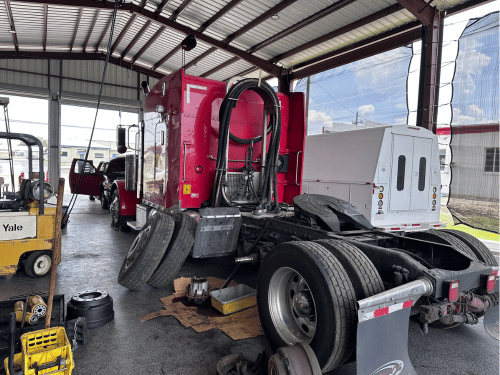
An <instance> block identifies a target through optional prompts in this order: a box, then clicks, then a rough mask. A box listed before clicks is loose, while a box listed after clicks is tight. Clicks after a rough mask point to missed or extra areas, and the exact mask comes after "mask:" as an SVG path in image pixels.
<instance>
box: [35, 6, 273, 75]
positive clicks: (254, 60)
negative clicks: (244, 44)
mask: <svg viewBox="0 0 500 375" xmlns="http://www.w3.org/2000/svg"><path fill="white" fill-rule="evenodd" d="M25 2H31V3H39V4H45V3H48V4H58V5H68V6H83V7H87V8H100V9H103V8H104V9H112V8H114V3H113V2H109V1H107V2H101V1H95V0H25ZM119 9H121V10H122V11H129V12H133V13H140V14H141V15H143V16H144V17H146V18H149V19H151V20H155V22H158V23H160V24H162V25H163V26H161V28H160V29H162V28H163V29H164V28H166V27H168V28H171V29H174V30H177V31H179V32H181V33H183V34H185V35H188V34H193V35H194V37H195V38H196V39H198V40H200V41H202V42H204V43H207V44H211V45H212V46H214V47H217V48H219V49H222V50H225V51H227V52H229V53H230V54H233V55H235V56H238V57H239V58H241V59H243V60H245V61H247V62H249V63H250V64H252V65H255V66H258V67H259V68H260V69H262V70H264V71H266V72H268V73H270V74H272V75H274V76H280V75H281V71H282V68H280V67H278V66H275V65H274V64H270V63H269V62H267V61H266V60H264V59H261V58H260V57H257V56H254V55H252V54H251V53H248V52H245V51H243V50H241V49H239V48H236V47H233V46H230V45H227V44H226V43H224V42H223V41H221V40H218V39H215V38H213V37H210V36H208V35H205V34H203V33H200V32H198V31H194V30H192V29H191V28H189V27H188V26H185V25H182V24H181V23H177V22H174V21H172V20H171V19H170V18H171V17H172V16H170V18H166V17H163V16H159V17H158V18H157V19H155V15H154V12H151V11H149V10H146V9H142V8H140V7H139V6H138V5H136V4H133V3H125V4H121V5H120V6H119ZM153 41H154V40H153ZM148 43H149V42H148ZM151 43H152V42H151ZM99 44H100V43H99ZM148 47H149V46H148ZM146 49H147V48H146ZM144 50H145V49H144ZM139 52H141V51H139ZM141 54H142V53H141ZM137 55H139V56H140V54H139V53H138V54H137ZM137 55H136V56H137ZM136 56H134V58H133V59H132V61H133V62H135V61H136V60H137V59H135V57H136Z"/></svg>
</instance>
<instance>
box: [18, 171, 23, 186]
mask: <svg viewBox="0 0 500 375" xmlns="http://www.w3.org/2000/svg"><path fill="white" fill-rule="evenodd" d="M23 180H24V172H21V174H20V175H19V186H21V182H22V181H23Z"/></svg>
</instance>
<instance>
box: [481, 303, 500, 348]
mask: <svg viewBox="0 0 500 375" xmlns="http://www.w3.org/2000/svg"><path fill="white" fill-rule="evenodd" d="M499 319H500V316H499V304H498V303H497V304H496V305H495V306H491V307H490V308H489V309H488V310H486V314H484V318H483V324H484V329H485V330H486V332H488V334H489V335H490V336H491V337H493V338H494V339H495V340H499Z"/></svg>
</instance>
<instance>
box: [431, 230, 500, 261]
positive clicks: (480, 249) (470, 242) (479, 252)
mask: <svg viewBox="0 0 500 375" xmlns="http://www.w3.org/2000/svg"><path fill="white" fill-rule="evenodd" d="M440 232H445V233H448V234H451V235H452V236H453V237H456V238H458V239H459V240H460V241H462V242H463V243H465V244H466V245H467V246H468V247H469V249H471V250H472V251H473V252H474V254H476V257H477V259H479V260H480V261H481V262H484V264H486V265H487V266H498V263H497V260H496V259H495V257H494V256H493V254H492V253H491V251H490V249H488V247H487V246H486V245H485V244H484V243H482V242H481V241H479V240H478V239H477V238H476V237H474V236H472V235H470V234H469V233H465V232H462V231H459V230H456V229H442V230H440Z"/></svg>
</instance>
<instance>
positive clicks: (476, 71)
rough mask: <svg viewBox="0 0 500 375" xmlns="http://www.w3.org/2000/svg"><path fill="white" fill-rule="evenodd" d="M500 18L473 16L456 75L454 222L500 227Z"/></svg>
mask: <svg viewBox="0 0 500 375" xmlns="http://www.w3.org/2000/svg"><path fill="white" fill-rule="evenodd" d="M498 86H499V17H498V12H495V13H491V14H489V15H487V16H484V17H482V18H479V19H471V20H470V21H469V22H468V24H467V27H466V28H465V30H464V32H463V34H462V36H461V37H460V39H459V49H458V55H457V59H456V66H455V75H454V78H453V99H452V102H451V105H452V109H453V116H452V121H451V143H450V147H451V151H452V162H451V183H450V196H449V201H448V209H449V210H450V212H451V214H452V215H453V218H454V221H455V224H458V223H463V224H467V225H469V226H472V227H475V228H479V229H484V230H488V231H491V232H496V233H498V232H499V220H498V210H499V184H498V181H499V107H500V102H499V95H498V94H499V88H498Z"/></svg>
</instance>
